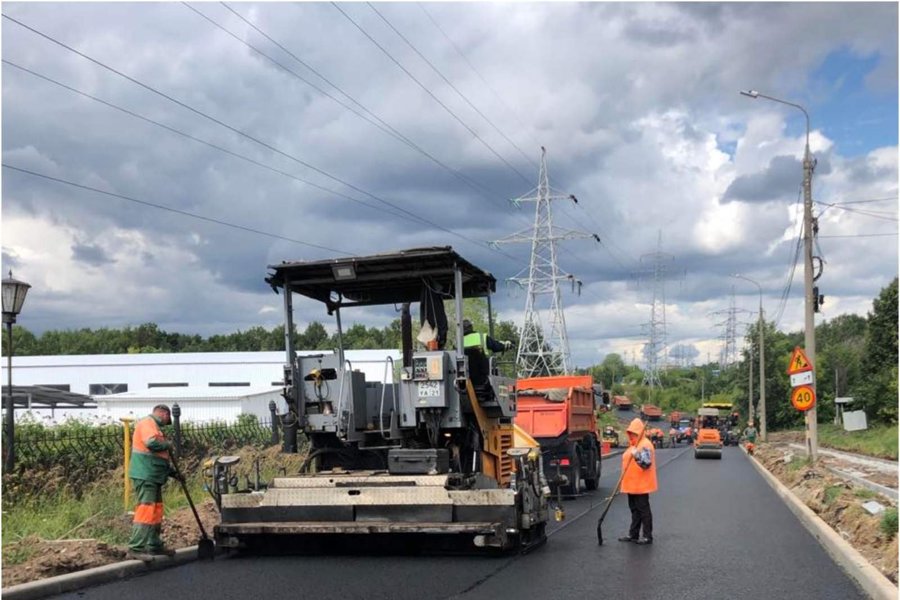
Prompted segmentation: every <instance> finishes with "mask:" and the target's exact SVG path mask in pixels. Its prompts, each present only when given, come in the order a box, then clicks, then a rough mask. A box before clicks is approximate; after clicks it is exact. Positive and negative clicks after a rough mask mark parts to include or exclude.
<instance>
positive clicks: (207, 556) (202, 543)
mask: <svg viewBox="0 0 900 600" xmlns="http://www.w3.org/2000/svg"><path fill="white" fill-rule="evenodd" d="M171 458H172V466H173V467H174V468H175V474H176V475H177V476H178V483H180V484H181V489H182V490H183V491H184V497H185V498H187V501H188V504H190V505H191V511H193V513H194V518H195V519H197V525H198V526H199V527H200V533H202V534H203V537H202V538H200V540H199V541H198V542H197V558H199V559H200V560H212V559H213V558H215V556H216V546H215V544H214V543H213V541H212V540H211V539H209V536H208V535H206V529H204V527H203V523H202V522H201V521H200V515H198V514H197V509H196V508H194V501H193V500H191V493H190V492H188V489H187V484H186V483H185V482H184V476H183V475H182V474H181V469H179V468H178V463H177V462H176V461H175V455H174V454H173V455H172V456H171Z"/></svg>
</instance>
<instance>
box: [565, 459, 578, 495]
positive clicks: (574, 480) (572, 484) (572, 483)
mask: <svg viewBox="0 0 900 600" xmlns="http://www.w3.org/2000/svg"><path fill="white" fill-rule="evenodd" d="M569 460H570V461H571V462H570V463H569V472H568V473H567V475H568V476H569V485H567V486H566V494H567V495H570V496H577V495H578V493H579V492H580V491H581V459H580V458H578V451H577V450H576V449H575V448H574V447H572V453H571V455H570V458H569Z"/></svg>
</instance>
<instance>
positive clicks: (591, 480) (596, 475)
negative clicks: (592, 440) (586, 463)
mask: <svg viewBox="0 0 900 600" xmlns="http://www.w3.org/2000/svg"><path fill="white" fill-rule="evenodd" d="M590 459H591V460H593V461H594V462H593V465H594V471H593V472H592V473H590V476H589V477H585V478H584V489H586V490H590V491H594V490H596V489H597V486H598V484H599V483H600V455H599V454H598V453H597V449H596V448H592V449H591V452H590Z"/></svg>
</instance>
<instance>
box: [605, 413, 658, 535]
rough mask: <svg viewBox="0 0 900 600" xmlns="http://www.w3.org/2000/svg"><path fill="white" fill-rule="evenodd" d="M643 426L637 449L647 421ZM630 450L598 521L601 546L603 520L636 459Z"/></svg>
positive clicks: (642, 437)
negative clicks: (632, 461) (626, 473)
mask: <svg viewBox="0 0 900 600" xmlns="http://www.w3.org/2000/svg"><path fill="white" fill-rule="evenodd" d="M642 424H643V425H644V427H643V428H642V429H641V435H640V436H638V441H637V442H636V443H635V447H637V445H638V444H640V443H641V440H642V439H644V432H645V431H647V423H646V422H645V421H642ZM630 450H631V449H630V448H629V449H628V450H626V452H629V455H628V457H627V458H626V459H625V466H624V467H622V474H621V475H619V481H618V482H616V487H615V489H613V493H612V494H610V496H609V500H607V501H606V508H604V509H603V513H601V515H600V519H599V520H598V521H597V544H599V545H600V546H602V545H603V519H605V518H606V513H608V512H609V507H610V506H612V502H613V500H615V499H616V496H618V495H619V489H620V488H621V487H622V480H623V479H625V472H626V471H627V470H628V467H630V466H631V463H630V462H629V459H631V460H633V459H634V457H633V456H631V454H630Z"/></svg>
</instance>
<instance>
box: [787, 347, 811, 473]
mask: <svg viewBox="0 0 900 600" xmlns="http://www.w3.org/2000/svg"><path fill="white" fill-rule="evenodd" d="M787 374H788V375H789V376H790V378H791V387H792V388H793V389H792V390H791V404H793V405H794V408H796V409H797V410H799V411H800V412H804V413H807V411H809V410H811V409H813V408H815V406H816V388H815V380H816V375H815V369H814V368H813V364H812V361H811V360H809V357H808V356H806V352H804V351H803V349H802V348H801V347H800V346H797V347H795V348H794V353H793V354H791V361H790V362H789V363H788V368H787ZM814 414H815V411H813V412H812V413H807V415H806V416H807V419H806V421H807V427H806V439H807V448H810V459H813V454H812V450H811V447H812V446H811V444H810V443H809V441H810V430H809V420H810V418H811V416H810V415H814Z"/></svg>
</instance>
